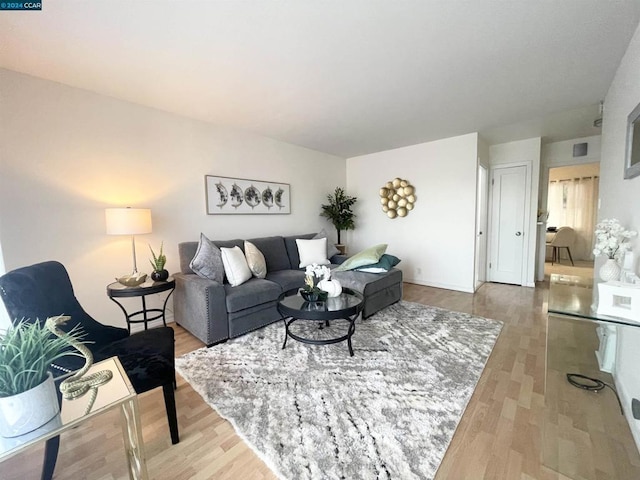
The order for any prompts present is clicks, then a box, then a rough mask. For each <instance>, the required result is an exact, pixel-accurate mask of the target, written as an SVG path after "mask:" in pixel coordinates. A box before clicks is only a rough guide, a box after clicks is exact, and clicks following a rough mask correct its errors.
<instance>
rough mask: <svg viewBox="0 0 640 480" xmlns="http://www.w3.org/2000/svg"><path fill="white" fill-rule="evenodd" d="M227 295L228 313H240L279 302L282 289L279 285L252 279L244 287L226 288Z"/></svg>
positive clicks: (228, 286)
mask: <svg viewBox="0 0 640 480" xmlns="http://www.w3.org/2000/svg"><path fill="white" fill-rule="evenodd" d="M224 289H225V292H226V294H227V298H226V303H227V312H239V311H240V310H244V309H245V308H249V307H253V306H254V305H260V304H262V303H268V302H273V301H274V300H277V299H278V297H279V296H280V294H281V293H282V288H280V285H278V284H277V283H273V282H270V281H269V280H264V279H262V278H251V279H250V280H248V281H246V282H245V283H243V284H242V285H238V286H237V287H232V286H231V285H228V284H227V285H225V286H224Z"/></svg>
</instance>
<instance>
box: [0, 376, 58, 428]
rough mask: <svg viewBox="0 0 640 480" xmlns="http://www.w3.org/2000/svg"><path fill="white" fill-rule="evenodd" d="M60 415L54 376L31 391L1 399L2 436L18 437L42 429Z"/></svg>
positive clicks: (0, 423) (0, 419)
mask: <svg viewBox="0 0 640 480" xmlns="http://www.w3.org/2000/svg"><path fill="white" fill-rule="evenodd" d="M58 413H60V404H59V403H58V395H57V394H56V386H55V383H54V382H53V375H51V373H48V374H47V379H46V380H45V381H44V382H42V383H41V384H40V385H38V386H37V387H33V388H32V389H31V390H27V391H26V392H22V393H19V394H17V395H12V396H10V397H1V398H0V435H2V436H3V437H18V436H20V435H24V434H25V433H29V432H31V431H33V430H35V429H37V428H40V427H41V426H43V425H44V424H45V423H47V422H49V420H51V419H52V418H53V417H55V416H56V415H57V414H58Z"/></svg>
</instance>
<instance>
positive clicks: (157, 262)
mask: <svg viewBox="0 0 640 480" xmlns="http://www.w3.org/2000/svg"><path fill="white" fill-rule="evenodd" d="M163 246H164V242H162V243H161V244H160V253H159V254H158V255H156V252H154V251H153V248H151V245H149V250H151V255H152V256H153V260H149V263H151V267H152V268H153V270H154V271H156V272H160V271H161V270H164V266H165V264H166V263H167V257H166V256H165V254H164V253H162V248H163Z"/></svg>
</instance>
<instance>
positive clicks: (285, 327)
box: [282, 318, 293, 350]
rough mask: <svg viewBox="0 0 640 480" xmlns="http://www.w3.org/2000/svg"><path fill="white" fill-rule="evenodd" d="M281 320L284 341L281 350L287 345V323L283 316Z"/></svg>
mask: <svg viewBox="0 0 640 480" xmlns="http://www.w3.org/2000/svg"><path fill="white" fill-rule="evenodd" d="M282 320H283V321H284V343H283V344H282V350H284V347H286V346H287V338H289V324H288V323H287V319H286V318H283V319H282ZM291 320H293V319H291Z"/></svg>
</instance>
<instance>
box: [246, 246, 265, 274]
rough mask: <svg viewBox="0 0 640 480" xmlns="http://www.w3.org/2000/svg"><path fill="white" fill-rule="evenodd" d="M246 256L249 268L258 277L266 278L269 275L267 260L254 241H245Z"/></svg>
mask: <svg viewBox="0 0 640 480" xmlns="http://www.w3.org/2000/svg"><path fill="white" fill-rule="evenodd" d="M244 256H245V257H247V264H248V265H249V270H251V273H253V276H254V277H256V278H264V277H266V276H267V262H266V260H265V259H264V255H263V254H262V252H261V251H260V250H259V249H258V247H256V246H255V245H254V244H253V243H251V242H247V241H246V240H245V242H244Z"/></svg>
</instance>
